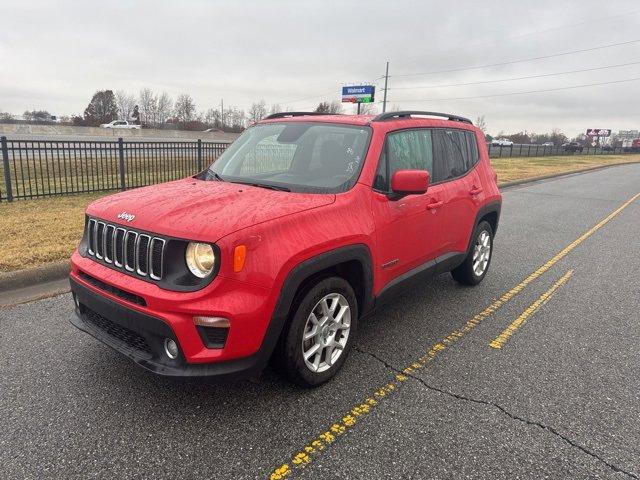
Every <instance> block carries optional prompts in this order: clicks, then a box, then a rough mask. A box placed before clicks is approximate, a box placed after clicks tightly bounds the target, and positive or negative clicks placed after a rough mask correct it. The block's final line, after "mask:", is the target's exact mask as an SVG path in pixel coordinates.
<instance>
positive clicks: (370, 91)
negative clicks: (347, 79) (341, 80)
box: [342, 85, 376, 103]
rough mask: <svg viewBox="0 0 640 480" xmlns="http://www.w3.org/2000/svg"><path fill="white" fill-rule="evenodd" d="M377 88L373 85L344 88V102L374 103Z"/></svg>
mask: <svg viewBox="0 0 640 480" xmlns="http://www.w3.org/2000/svg"><path fill="white" fill-rule="evenodd" d="M375 93H376V87H374V86H373V85H357V86H353V87H342V101H343V102H346V103H373V100H374V97H375Z"/></svg>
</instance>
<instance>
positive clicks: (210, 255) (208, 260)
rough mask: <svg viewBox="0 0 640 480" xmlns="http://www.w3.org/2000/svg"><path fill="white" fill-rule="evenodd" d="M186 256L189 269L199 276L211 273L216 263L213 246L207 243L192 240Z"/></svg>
mask: <svg viewBox="0 0 640 480" xmlns="http://www.w3.org/2000/svg"><path fill="white" fill-rule="evenodd" d="M185 257H186V261H187V266H188V267H189V270H191V273H193V274H194V275H195V276H196V277H198V278H205V277H208V276H209V275H211V272H212V271H213V267H214V266H215V264H216V255H215V253H214V251H213V247H212V246H211V245H208V244H206V243H198V242H190V243H189V245H187V253H186V255H185Z"/></svg>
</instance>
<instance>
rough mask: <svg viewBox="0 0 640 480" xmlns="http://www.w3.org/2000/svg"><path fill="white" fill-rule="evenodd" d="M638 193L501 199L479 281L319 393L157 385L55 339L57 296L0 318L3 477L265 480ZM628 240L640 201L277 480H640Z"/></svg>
mask: <svg viewBox="0 0 640 480" xmlns="http://www.w3.org/2000/svg"><path fill="white" fill-rule="evenodd" d="M638 192H640V165H626V166H621V167H614V168H609V169H605V170H601V171H597V172H593V173H587V174H581V175H574V176H569V177H564V178H559V179H555V180H549V181H543V182H538V183H535V184H530V185H526V186H520V187H516V188H511V189H508V190H506V191H504V192H503V194H504V206H503V214H502V218H501V222H500V227H499V230H498V235H497V237H496V242H495V254H494V258H493V260H492V265H491V270H490V271H489V274H488V276H487V278H486V279H485V281H484V282H483V283H482V284H481V285H480V286H478V287H475V288H464V287H461V286H459V285H457V284H456V283H455V282H453V281H452V280H451V278H450V277H449V276H448V275H442V276H440V277H438V278H436V279H434V280H433V281H432V282H430V283H428V284H425V285H422V286H418V287H415V288H412V289H408V290H407V291H406V292H405V293H404V295H403V296H402V297H401V298H399V299H397V300H396V301H394V302H392V303H390V304H388V305H386V306H385V307H383V308H382V309H381V310H379V311H378V312H377V313H375V314H374V315H372V316H370V317H368V318H366V319H363V321H362V322H361V324H360V329H359V331H358V332H357V334H356V336H355V341H356V343H355V347H356V348H354V350H353V351H352V352H351V356H350V358H349V361H348V362H347V363H346V364H345V367H344V370H343V371H342V372H341V373H340V374H339V375H338V376H337V377H336V378H335V379H334V381H332V382H330V383H329V384H327V385H325V386H323V387H321V388H318V389H315V390H300V389H298V388H296V387H293V386H291V385H289V384H287V383H286V382H285V381H283V380H282V379H281V378H280V377H279V376H278V375H277V374H275V373H274V372H272V371H270V370H269V371H267V372H265V374H264V375H263V377H262V378H261V379H259V380H255V381H251V382H242V383H238V384H231V385H229V384H224V385H217V384H212V383H210V382H197V381H186V380H175V379H165V378H160V377H155V376H153V375H152V374H149V373H147V372H145V371H143V370H140V369H139V368H137V367H135V366H133V365H132V364H131V363H129V362H128V361H127V360H126V359H124V358H122V357H121V356H120V355H118V354H117V353H115V352H113V351H111V350H110V349H109V348H108V347H106V346H103V345H102V344H100V343H98V342H97V341H95V340H94V339H92V338H91V337H89V336H87V335H84V334H82V333H81V332H78V331H76V330H75V329H74V328H73V327H72V326H71V325H69V323H68V321H67V317H68V315H69V314H70V312H71V309H72V308H71V299H70V297H69V296H68V295H62V296H59V297H55V298H51V299H46V300H41V301H37V302H32V303H29V304H25V305H20V306H17V307H13V308H9V309H0V328H2V335H0V372H1V373H0V392H2V395H0V431H1V432H2V434H1V435H0V452H1V457H2V458H1V462H0V476H1V477H2V478H3V479H12V478H38V479H40V478H113V477H120V478H149V477H155V478H176V477H177V478H195V477H207V478H209V477H213V478H247V479H249V478H265V477H268V476H269V474H270V473H271V472H272V471H273V470H274V468H276V467H278V466H280V465H282V464H284V463H290V461H291V459H292V458H293V457H294V456H295V454H296V453H297V452H300V451H301V450H302V449H304V447H305V446H307V445H309V442H310V441H311V440H312V439H313V438H315V437H317V436H318V435H319V434H321V433H322V432H324V431H325V430H327V428H329V426H331V424H332V423H333V422H336V421H337V420H339V419H340V418H342V416H343V415H345V414H347V413H348V412H350V411H351V410H352V409H353V407H354V406H356V405H358V404H360V403H361V402H362V401H363V400H364V399H365V398H367V397H368V396H370V395H372V392H373V391H375V390H376V389H378V388H380V387H381V386H383V385H385V384H386V383H387V382H389V381H390V380H393V379H394V378H395V376H396V374H397V373H398V372H399V371H401V370H403V369H404V368H405V367H406V366H407V365H410V364H411V363H412V362H415V361H416V360H417V359H418V358H420V357H421V356H422V355H424V354H425V353H426V351H427V350H428V349H429V348H431V346H433V345H434V344H436V343H437V342H440V341H442V339H443V338H445V337H446V336H447V335H448V334H449V333H450V332H452V331H453V330H455V329H459V328H461V327H462V326H463V325H464V324H465V322H467V321H468V320H469V319H471V318H472V317H473V316H474V315H476V314H477V313H478V312H480V311H482V310H483V309H484V308H486V307H487V306H488V305H489V304H490V303H491V302H493V301H494V300H495V299H496V298H498V297H500V296H501V295H502V294H504V293H505V291H507V290H509V289H511V288H513V287H514V286H515V285H517V284H518V283H519V282H521V281H522V280H523V279H524V278H525V277H527V276H528V275H529V274H531V272H533V271H534V270H535V269H536V268H538V267H539V266H540V265H542V264H544V263H545V262H547V261H548V260H549V259H550V258H551V257H553V256H554V255H555V254H556V253H558V251H560V250H561V249H562V248H564V247H566V246H567V245H568V244H570V243H571V242H573V241H574V240H575V239H576V238H577V237H579V236H580V235H582V234H583V233H584V232H585V231H586V230H588V229H590V228H591V227H593V226H594V225H595V224H597V223H598V222H599V221H600V220H602V219H603V218H604V217H606V216H607V215H608V214H609V213H611V212H612V211H613V210H614V209H616V208H617V207H619V206H620V205H621V204H622V203H623V202H625V201H626V200H628V199H629V198H630V197H632V196H633V195H635V194H636V193H638ZM638 238H640V199H639V200H636V201H635V202H634V203H632V204H630V205H629V206H628V207H627V208H625V209H624V210H623V211H621V212H620V214H619V215H617V216H616V217H615V218H613V219H612V220H611V221H610V222H609V223H608V224H607V225H605V226H604V227H602V228H601V229H600V230H598V231H597V232H595V233H594V234H593V235H592V236H591V237H589V238H588V239H586V240H585V241H584V242H583V243H581V244H580V245H579V246H577V247H576V248H575V249H574V250H573V251H571V252H570V253H569V254H568V255H567V256H566V257H564V258H563V259H561V260H560V261H559V262H558V263H557V264H555V265H554V266H553V267H552V268H550V269H549V270H548V271H547V272H546V273H544V275H542V276H541V277H540V278H538V279H537V280H535V281H534V282H532V283H531V284H530V285H528V286H527V287H526V288H525V289H523V290H522V292H520V293H519V294H518V295H516V296H515V297H513V298H512V299H511V300H509V301H508V302H507V303H506V304H505V305H503V306H502V307H501V308H500V309H499V310H498V311H496V312H495V313H493V314H492V315H491V316H490V317H488V318H486V319H485V320H483V321H482V323H480V324H478V325H477V326H476V327H475V328H474V329H473V330H471V331H469V332H467V333H465V334H464V336H463V337H461V338H459V339H458V340H456V342H455V344H452V345H448V346H447V348H446V349H445V350H443V351H441V352H439V354H438V355H437V357H435V358H433V360H432V361H430V362H429V363H428V364H427V365H425V366H424V368H420V369H416V370H414V371H411V372H410V373H408V374H405V373H403V375H405V376H406V377H407V378H406V380H405V381H403V382H402V384H401V386H400V387H398V388H397V391H395V392H394V393H393V394H392V395H389V396H388V397H386V398H384V399H382V400H380V401H379V402H378V403H377V405H376V406H375V407H374V408H372V409H371V410H370V411H369V412H368V413H367V414H366V415H363V416H361V417H358V418H357V421H356V422H355V423H354V425H353V426H352V427H351V428H350V429H349V430H348V431H346V433H344V434H343V435H341V436H340V437H338V438H337V439H336V440H335V442H333V443H332V444H330V445H328V446H326V447H325V448H323V449H322V450H321V451H320V450H318V451H317V453H316V454H314V456H312V458H311V461H310V462H309V463H308V464H306V465H305V466H304V467H303V468H298V469H295V470H294V471H291V472H290V474H289V475H287V478H308V479H315V478H354V479H360V478H362V479H365V478H415V479H426V478H434V479H435V478H438V479H439V478H474V479H476V478H487V479H489V478H490V479H496V478H505V479H513V478H550V479H555V478H612V479H617V478H625V479H626V478H638V477H639V476H640V347H639V345H640V342H639V339H640V313H639V312H640V295H638V292H639V288H638V285H639V284H640V241H639V240H638ZM569 269H573V270H574V274H573V276H572V277H571V278H570V279H569V280H568V281H567V282H566V284H564V285H563V286H561V287H560V288H558V290H557V291H556V292H555V293H554V295H553V296H552V297H550V298H549V299H548V300H547V301H546V302H545V303H544V304H543V305H542V306H541V307H540V309H539V310H537V311H535V312H534V313H533V314H532V315H531V316H530V317H529V318H528V319H527V320H526V322H525V323H524V324H522V325H521V326H520V328H519V329H518V330H517V331H515V333H513V335H511V336H510V337H509V338H508V340H507V341H506V342H505V343H504V345H503V346H502V348H501V349H499V350H496V349H494V348H491V347H490V346H489V343H490V342H491V341H492V340H493V339H494V338H496V337H497V336H498V335H499V334H500V333H501V332H502V331H503V330H504V329H505V328H506V327H507V326H508V325H509V324H510V323H511V322H513V320H514V319H516V318H517V317H518V316H519V315H520V314H521V313H522V312H523V311H524V310H525V309H527V307H528V306H529V305H531V304H532V303H533V302H534V301H535V300H536V299H538V298H539V297H540V296H541V295H542V294H543V293H544V292H545V291H547V290H548V289H549V287H550V286H551V285H553V284H554V282H556V281H557V280H558V279H559V278H560V277H561V276H562V275H563V274H564V273H565V272H567V271H568V270H569Z"/></svg>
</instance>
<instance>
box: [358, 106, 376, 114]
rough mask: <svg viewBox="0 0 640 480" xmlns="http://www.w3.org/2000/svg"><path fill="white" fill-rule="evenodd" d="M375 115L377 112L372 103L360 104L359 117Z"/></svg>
mask: <svg viewBox="0 0 640 480" xmlns="http://www.w3.org/2000/svg"><path fill="white" fill-rule="evenodd" d="M376 113H378V110H377V109H376V106H375V105H374V104H373V103H361V104H360V115H375V114H376Z"/></svg>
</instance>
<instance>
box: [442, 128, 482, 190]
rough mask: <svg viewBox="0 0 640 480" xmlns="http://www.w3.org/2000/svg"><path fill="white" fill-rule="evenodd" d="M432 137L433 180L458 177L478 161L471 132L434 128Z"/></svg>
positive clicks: (476, 147) (475, 145) (476, 148)
mask: <svg viewBox="0 0 640 480" xmlns="http://www.w3.org/2000/svg"><path fill="white" fill-rule="evenodd" d="M433 137H434V138H433V145H434V157H435V163H434V166H433V168H434V172H433V181H434V182H443V181H446V180H450V179H452V178H456V177H460V176H461V175H464V174H465V173H466V172H468V171H469V170H470V169H471V168H473V166H474V165H475V164H476V162H477V161H478V146H477V144H476V139H475V135H474V134H473V133H472V132H465V131H463V130H454V129H451V130H449V129H437V130H434V133H433Z"/></svg>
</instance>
